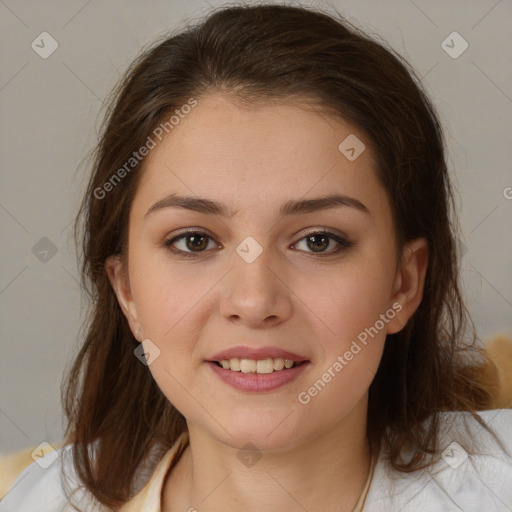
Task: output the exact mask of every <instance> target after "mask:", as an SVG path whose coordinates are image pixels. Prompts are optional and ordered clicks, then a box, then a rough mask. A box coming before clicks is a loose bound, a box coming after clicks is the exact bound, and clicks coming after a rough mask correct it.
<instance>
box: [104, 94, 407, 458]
mask: <svg viewBox="0 0 512 512" xmlns="http://www.w3.org/2000/svg"><path fill="white" fill-rule="evenodd" d="M347 137H349V139H347ZM355 137H357V139H356V138H355ZM345 139H347V140H346V141H345ZM343 141H345V142H343ZM361 142H362V143H363V144H366V148H365V149H363V146H361ZM340 144H341V148H340V147H339V146H340ZM351 148H353V150H352V149H351ZM374 169H375V161H374V158H373V155H372V152H371V151H370V148H369V147H368V144H367V141H365V137H364V135H363V134H361V133H360V131H358V130H357V129H355V128H353V127H352V126H350V125H349V124H347V123H342V122H340V121H339V120H336V119H334V118H331V117H325V116H322V115H320V114H318V113H313V112H308V111H305V110H302V109H300V108H297V107H296V106H293V105H292V104H287V105H284V104H283V105H281V106H268V105H267V106H265V107H258V108H253V109H246V108H241V107H239V106H237V105H236V104H235V103H234V102H232V101H231V100H229V99H228V97H227V96H224V95H221V94H211V95H208V96H205V97H202V98H200V99H199V100H198V104H197V106H196V107H195V108H193V109H192V110H191V112H190V113H189V114H187V115H186V116H184V118H183V119H181V120H180V122H179V124H177V125H175V126H174V128H173V129H172V131H171V132H169V135H168V136H167V137H166V138H165V139H164V140H163V142H162V143H161V144H160V145H158V146H157V147H156V148H155V149H153V150H151V152H150V153H149V155H148V157H147V160H146V162H145V169H144V173H143V175H142V179H141V182H140V184H139V187H138V190H137V193H136V195H135V198H134V200H133V203H132V207H131V211H130V220H129V250H128V262H129V263H128V275H129V288H128V287H126V289H124V288H122V287H121V288H120V287H119V282H117V284H116V280H115V279H116V278H115V277H114V276H115V275H116V274H115V271H113V270H112V269H114V268H116V266H115V265H117V264H118V263H115V262H114V261H110V263H112V265H111V266H109V265H107V268H109V269H110V270H109V275H110V277H111V280H112V282H113V285H114V288H115V289H116V293H117V295H118V298H119V300H120V303H121V305H122V307H123V310H124V312H125V314H126V316H127V318H128V319H129V321H130V325H131V327H132V329H133V332H134V334H135V333H136V331H137V328H140V330H141V332H142V334H141V335H140V336H138V339H140V340H141V339H144V340H145V341H144V344H143V346H144V349H145V350H146V352H147V353H149V358H150V359H149V361H150V365H149V371H150V372H151V373H152V375H153V377H154V379H155V381H156V382H157V384H158V386H159V387H160V388H161V390H162V391H163V393H164V394H165V395H166V396H167V398H168V399H169V400H170V401H171V402H172V403H173V404H174V406H175V407H176V408H177V409H178V410H179V411H180V412H181V413H182V414H183V415H184V416H185V418H186V419H187V422H188V424H189V428H190V426H191V425H194V426H195V427H196V428H198V429H202V430H203V431H205V432H207V433H208V434H209V435H213V436H214V437H216V438H217V439H219V440H221V441H222V442H224V443H227V444H229V445H231V446H235V447H241V446H243V445H245V444H246V443H247V442H251V443H253V444H254V445H256V446H257V447H259V448H263V449H268V450H271V449H276V450H279V449H285V448H286V447H291V446H292V445H297V444H299V443H301V442H307V441H308V440H310V439H313V438H315V437H317V436H319V435H321V434H322V433H327V432H332V431H334V430H335V429H337V428H341V425H344V424H345V425H346V424H348V423H350V421H352V420H354V418H356V417H357V418H359V420H361V421H364V420H365V418H366V399H367V390H368V387H369V385H370V383H371V381H372V379H373V377H374V375H375V373H376V371H377V368H378V366H379V361H380V358H381V354H382V350H383V347H384V341H385V338H386V334H387V333H391V332H396V331H398V330H399V329H400V328H401V327H402V326H403V324H404V323H405V321H406V318H404V311H405V310H404V311H402V312H401V313H400V310H402V309H403V307H402V305H401V304H400V303H399V297H400V291H399V286H400V283H399V282H398V281H399V280H400V279H399V278H398V277H397V275H396V274H395V268H396V261H397V260H396V258H397V255H396V253H395V237H394V230H393V223H392V217H391V209H390V205H389V202H388V199H387V196H386V193H385V191H384V189H383V188H382V186H381V185H380V183H379V182H378V180H377V178H376V174H375V171H374ZM178 196H179V198H180V199H179V200H178ZM327 196H339V197H338V199H336V200H332V201H331V202H330V203H328V202H326V201H323V200H321V199H323V198H326V197H327ZM172 198H174V199H172ZM343 198H344V199H343ZM173 202H174V204H173ZM213 205H215V207H214V206H213ZM285 206H286V208H285ZM185 230H190V231H192V232H194V233H195V234H190V233H189V235H188V236H186V235H187V234H186V233H185ZM322 231H326V232H328V233H329V234H325V233H324V234H323V233H321V232H322ZM198 232H199V234H198ZM178 237H181V238H178ZM337 237H338V240H337ZM173 239H174V241H173ZM117 268H118V267H117ZM119 275H120V274H119ZM123 290H124V291H123ZM397 300H398V302H397ZM225 351H229V353H225V354H221V352H225ZM285 352H286V354H285ZM134 358H135V356H134ZM236 359H247V360H248V361H243V362H242V363H239V364H241V366H242V369H243V370H244V371H235V370H236V369H237V361H236ZM282 359H290V360H291V361H295V364H297V363H299V362H301V363H302V364H300V365H298V366H296V367H294V368H290V369H288V368H286V367H285V368H283V369H279V368H280V367H282V364H283V363H282V361H281V360H282ZM220 360H224V361H225V360H230V366H229V368H226V369H225V368H221V367H220V366H219V365H218V364H217V363H215V361H219V362H220ZM269 360H270V361H269ZM257 361H260V362H257ZM140 364H142V363H140ZM224 364H225V365H226V363H224ZM274 365H275V367H276V368H277V369H276V370H274ZM254 370H258V372H257V373H253V371H254ZM271 370H272V372H271V373H267V372H270V371H271ZM246 372H248V373H246ZM260 372H261V373H260ZM351 418H352V419H351ZM354 421H355V420H354ZM352 422H353V421H352Z"/></svg>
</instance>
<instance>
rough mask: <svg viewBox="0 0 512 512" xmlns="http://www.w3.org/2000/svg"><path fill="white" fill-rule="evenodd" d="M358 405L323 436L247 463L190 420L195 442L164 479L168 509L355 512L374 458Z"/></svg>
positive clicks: (253, 511) (164, 493) (255, 511)
mask: <svg viewBox="0 0 512 512" xmlns="http://www.w3.org/2000/svg"><path fill="white" fill-rule="evenodd" d="M365 405H366V404H365ZM357 412H358V411H354V410H353V411H352V412H351V414H350V418H345V419H344V421H342V422H340V424H338V425H335V426H333V428H332V429H330V430H329V431H326V432H324V433H323V434H322V435H319V436H316V437H312V438H311V439H307V440H304V442H301V443H299V444H296V445H295V446H294V447H292V448H288V449H280V448H278V449H276V450H274V451H272V452H270V451H265V452H264V453H261V458H259V460H257V462H256V463H254V464H250V463H249V464H248V465H245V464H243V463H242V462H241V460H240V458H239V457H240V449H239V448H236V447H232V446H228V445H226V444H225V443H222V442H220V441H219V440H217V439H216V438H215V437H214V436H212V435H211V434H210V433H207V432H205V431H204V430H202V429H200V428H198V427H196V426H195V425H189V438H190V445H189V446H188V447H187V449H186V450H185V451H184V453H183V454H182V456H181V457H180V459H179V461H178V463H177V464H176V466H175V467H174V468H173V470H172V471H171V472H170V473H169V475H168V478H167V480H166V482H165V483H164V490H163V508H162V510H164V511H165V510H190V511H194V510H197V511H201V512H213V511H218V510H244V511H247V512H260V511H261V510H280V511H282V512H288V511H290V512H291V511H293V512H296V511H297V510H306V511H309V512H314V511H320V510H321V511H322V512H352V510H353V509H354V507H355V506H356V504H357V502H358V500H359V497H360V495H361V493H362V491H363V488H364V485H365V482H366V479H367V476H368V474H369V470H370V459H371V455H370V449H369V443H368V440H367V437H366V414H364V415H361V414H357ZM364 413H366V409H365V410H364Z"/></svg>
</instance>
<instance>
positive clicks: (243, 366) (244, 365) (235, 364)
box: [208, 357, 308, 375]
mask: <svg viewBox="0 0 512 512" xmlns="http://www.w3.org/2000/svg"><path fill="white" fill-rule="evenodd" d="M208 362H210V363H213V364H215V365H216V366H218V367H219V368H223V369H224V370H229V371H232V372H241V373H256V374H259V375H265V374H269V373H274V372H284V371H287V370H291V369H292V368H296V367H298V366H301V365H303V364H306V363H308V361H307V360H298V361H296V360H293V359H284V358H282V357H276V358H270V357H269V358H265V359H247V358H238V357H233V358H231V359H221V360H219V361H208Z"/></svg>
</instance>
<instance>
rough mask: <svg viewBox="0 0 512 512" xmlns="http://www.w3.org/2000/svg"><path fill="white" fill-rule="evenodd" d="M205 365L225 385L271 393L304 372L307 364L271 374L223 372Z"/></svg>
mask: <svg viewBox="0 0 512 512" xmlns="http://www.w3.org/2000/svg"><path fill="white" fill-rule="evenodd" d="M206 364H207V365H208V366H209V367H210V368H211V369H212V371H213V372H214V373H215V374H216V375H217V376H218V377H219V378H220V379H221V380H222V381H223V382H225V383H226V384H229V385H230V386H232V387H234V388H235V389H238V390H240V391H252V392H262V391H272V390H274V389H278V388H280V387H281V386H284V385H285V384H288V383H289V382H292V381H293V380H295V379H296V378H298V377H299V375H301V374H302V372H304V370H305V369H306V367H307V366H308V365H309V362H304V363H302V364H301V365H299V366H295V367H293V368H288V369H287V370H278V371H274V372H272V373H261V374H259V373H242V372H234V371H233V370H225V369H224V368H221V367H220V366H217V365H216V364H215V363H212V362H211V361H206Z"/></svg>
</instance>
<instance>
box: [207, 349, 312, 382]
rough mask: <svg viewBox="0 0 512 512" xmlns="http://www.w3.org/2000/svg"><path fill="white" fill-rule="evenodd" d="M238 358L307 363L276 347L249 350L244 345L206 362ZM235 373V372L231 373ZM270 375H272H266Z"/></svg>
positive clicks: (221, 353) (302, 358)
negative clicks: (277, 359)
mask: <svg viewBox="0 0 512 512" xmlns="http://www.w3.org/2000/svg"><path fill="white" fill-rule="evenodd" d="M235 357H238V358H239V359H255V360H258V359H269V358H270V359H276V358H278V357H281V358H283V359H291V360H292V361H296V362H300V361H307V360H308V359H307V358H306V357H303V356H301V355H299V354H294V353H293V352H288V351H287V350H282V349H280V348H278V347H262V348H251V347H247V346H244V345H238V346H236V347H230V348H228V349H226V350H222V351H221V352H218V353H217V354H215V355H214V356H212V357H211V358H209V359H207V361H223V360H226V359H233V358H235ZM230 371H231V370H230ZM232 373H235V372H232ZM268 375H272V374H268Z"/></svg>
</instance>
